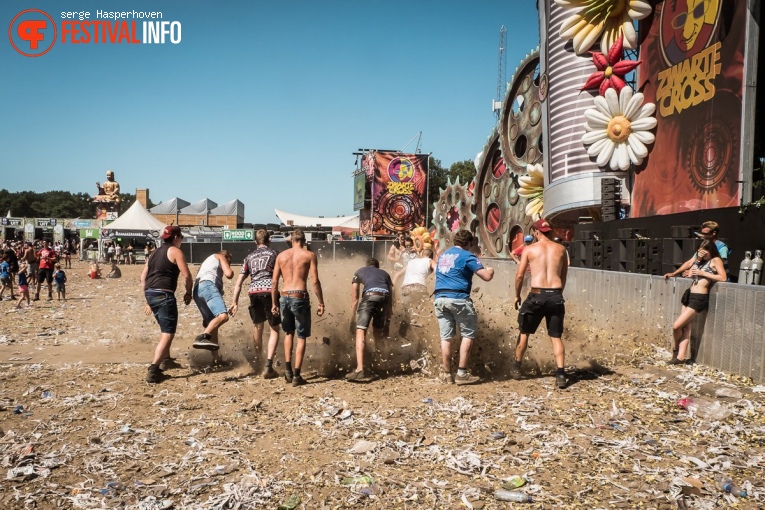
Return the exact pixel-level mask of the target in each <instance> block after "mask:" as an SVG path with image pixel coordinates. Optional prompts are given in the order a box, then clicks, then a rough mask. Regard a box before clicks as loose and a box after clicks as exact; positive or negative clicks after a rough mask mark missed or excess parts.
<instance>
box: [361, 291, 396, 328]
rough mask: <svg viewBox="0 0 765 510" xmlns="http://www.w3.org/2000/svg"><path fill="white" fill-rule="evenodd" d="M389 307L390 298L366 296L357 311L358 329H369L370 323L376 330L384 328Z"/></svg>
mask: <svg viewBox="0 0 765 510" xmlns="http://www.w3.org/2000/svg"><path fill="white" fill-rule="evenodd" d="M387 305H388V296H376V295H371V296H370V295H369V294H364V296H362V298H361V303H359V307H358V309H357V310H356V329H367V328H368V327H369V324H370V323H372V326H373V327H374V328H375V329H382V328H384V327H385V308H386V306H387Z"/></svg>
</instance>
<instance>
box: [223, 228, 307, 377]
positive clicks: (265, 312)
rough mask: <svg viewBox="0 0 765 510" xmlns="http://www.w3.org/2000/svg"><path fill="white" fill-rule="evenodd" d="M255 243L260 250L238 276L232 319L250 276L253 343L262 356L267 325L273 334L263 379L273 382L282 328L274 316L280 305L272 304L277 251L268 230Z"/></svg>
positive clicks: (258, 236) (248, 258) (256, 237)
mask: <svg viewBox="0 0 765 510" xmlns="http://www.w3.org/2000/svg"><path fill="white" fill-rule="evenodd" d="M255 242H256V243H257V247H256V248H255V251H253V252H252V253H250V254H249V255H247V257H246V258H245V259H244V263H243V264H242V270H241V271H240V272H239V278H238V279H237V280H236V284H235V285H234V297H233V298H232V300H231V301H232V302H231V315H232V316H233V315H235V314H236V311H237V310H238V309H239V304H238V303H239V294H240V293H241V292H242V284H243V283H244V280H245V278H247V275H249V276H250V288H249V291H248V294H249V296H250V307H249V310H250V319H252V323H253V324H254V325H255V330H254V331H253V333H252V340H253V343H254V345H255V352H256V353H259V352H260V351H261V346H262V344H263V330H264V329H265V327H264V326H265V323H266V322H268V328H269V330H270V333H269V336H268V350H267V353H266V355H267V359H266V371H265V372H263V378H264V379H274V378H276V377H278V374H277V373H276V370H274V355H275V354H276V347H277V346H278V345H279V324H280V323H281V319H280V317H279V314H274V313H272V312H271V309H272V308H273V306H274V303H278V301H272V300H271V289H272V287H273V277H274V267H275V266H276V250H274V249H273V248H271V235H270V234H269V233H268V231H267V230H264V229H260V230H258V231H257V232H255ZM276 295H277V298H278V296H279V293H278V292H277V294H276ZM293 380H294V379H293Z"/></svg>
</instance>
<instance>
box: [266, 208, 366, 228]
mask: <svg viewBox="0 0 765 510" xmlns="http://www.w3.org/2000/svg"><path fill="white" fill-rule="evenodd" d="M274 212H275V213H276V216H277V217H278V218H279V219H280V220H281V221H282V223H284V224H285V225H289V222H290V221H291V222H292V224H293V225H295V226H296V227H315V226H318V225H321V226H322V227H344V228H350V229H356V230H358V228H359V215H358V213H356V214H354V215H352V216H337V217H332V216H330V217H326V218H319V217H315V216H301V215H299V214H292V213H288V212H285V211H281V210H279V209H274Z"/></svg>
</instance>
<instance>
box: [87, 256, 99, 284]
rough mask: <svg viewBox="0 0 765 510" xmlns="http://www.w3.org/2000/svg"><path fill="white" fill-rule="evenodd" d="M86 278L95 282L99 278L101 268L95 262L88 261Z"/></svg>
mask: <svg viewBox="0 0 765 510" xmlns="http://www.w3.org/2000/svg"><path fill="white" fill-rule="evenodd" d="M88 278H90V279H91V280H97V279H99V278H101V266H99V265H98V262H97V261H95V260H91V261H90V267H89V268H88Z"/></svg>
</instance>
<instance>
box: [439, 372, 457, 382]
mask: <svg viewBox="0 0 765 510" xmlns="http://www.w3.org/2000/svg"><path fill="white" fill-rule="evenodd" d="M441 382H442V383H444V384H454V376H453V375H452V374H441Z"/></svg>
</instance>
